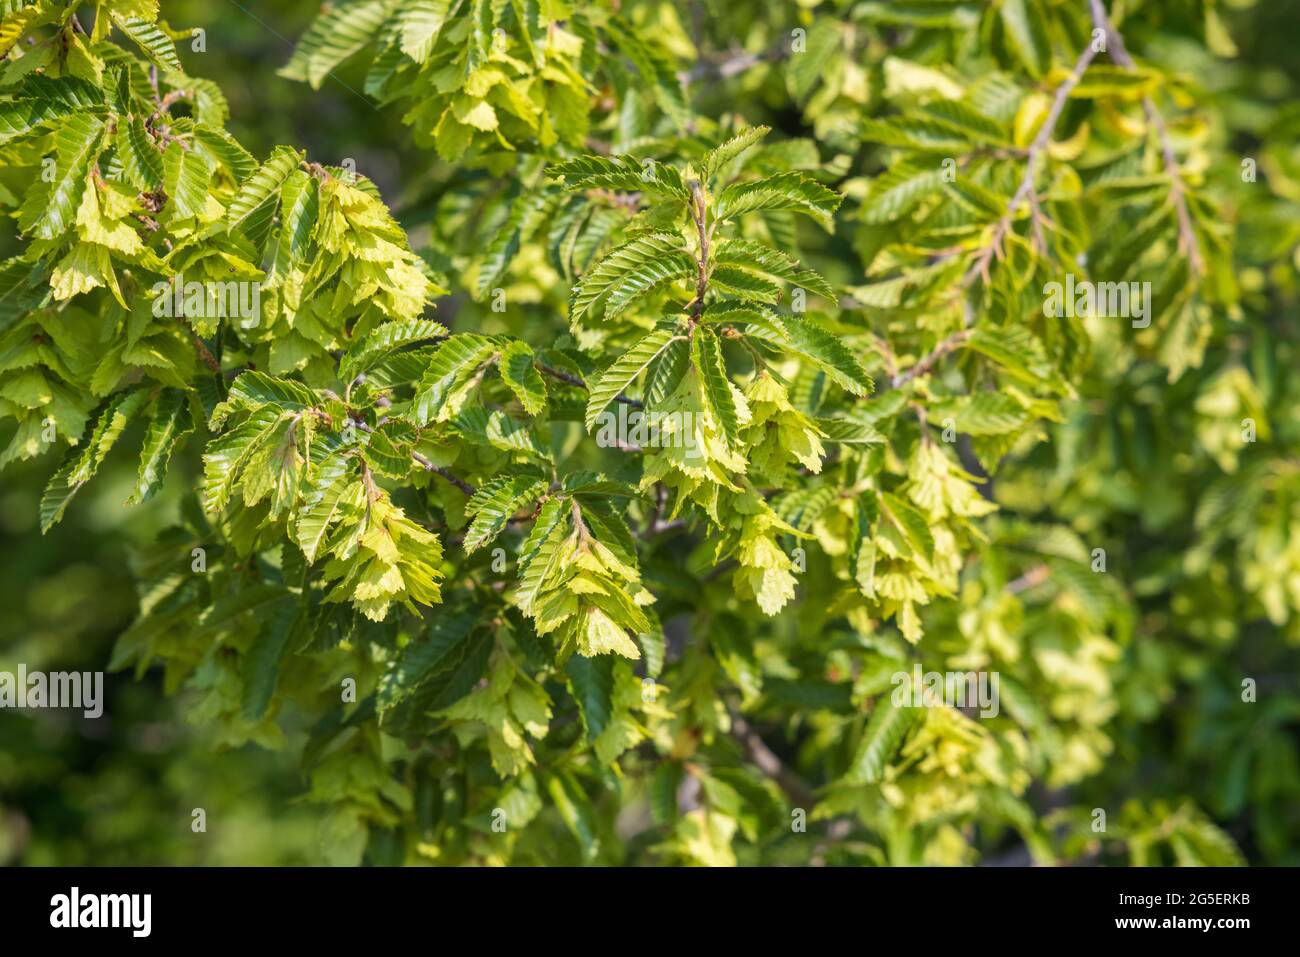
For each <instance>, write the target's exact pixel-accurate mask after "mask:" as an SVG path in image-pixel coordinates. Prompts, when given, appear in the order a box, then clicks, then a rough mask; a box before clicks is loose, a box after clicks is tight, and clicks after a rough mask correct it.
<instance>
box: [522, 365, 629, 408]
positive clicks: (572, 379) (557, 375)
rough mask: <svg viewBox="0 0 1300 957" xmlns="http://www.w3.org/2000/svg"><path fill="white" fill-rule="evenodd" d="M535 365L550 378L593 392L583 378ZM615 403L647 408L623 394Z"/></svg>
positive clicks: (615, 398)
mask: <svg viewBox="0 0 1300 957" xmlns="http://www.w3.org/2000/svg"><path fill="white" fill-rule="evenodd" d="M534 365H536V366H537V371H538V372H544V373H546V375H548V376H550V377H551V378H553V379H559V380H560V381H561V382H567V383H569V385H576V386H577V387H578V388H579V389H586V390H587V391H588V392H590V391H591V386H589V385H587V380H585V379H584V378H582V376H576V375H574V374H573V373H571V372H564V371H563V370H561V369H553V368H551V367H550V366H548V365H543V364H542V363H540V362H537V363H534ZM614 401H615V402H621V403H623V404H624V405H628V406H631V407H632V408H634V409H644V408H645V403H644V402H642V401H640V400H639V399H629V398H628V397H627V396H625V395H623V393H621V392H620V393H619V394H618V395H616V396H614Z"/></svg>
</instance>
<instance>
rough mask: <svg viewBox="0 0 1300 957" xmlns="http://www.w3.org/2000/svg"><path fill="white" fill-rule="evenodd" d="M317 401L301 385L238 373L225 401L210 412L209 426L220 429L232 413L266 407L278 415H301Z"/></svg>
mask: <svg viewBox="0 0 1300 957" xmlns="http://www.w3.org/2000/svg"><path fill="white" fill-rule="evenodd" d="M318 402H319V400H318V399H317V397H316V393H315V392H313V391H312V390H311V389H309V388H307V386H305V385H303V384H302V383H301V382H295V381H294V380H293V379H280V378H276V377H275V376H270V375H267V374H266V373H265V372H256V371H252V370H250V371H248V372H241V373H240V374H239V377H238V378H237V379H235V381H234V382H232V383H231V384H230V391H229V393H227V395H226V401H224V402H222V403H221V404H220V405H218V406H217V407H216V408H215V409H213V410H212V416H211V418H210V420H209V423H208V425H209V427H210V428H212V429H214V430H215V429H219V428H221V426H222V425H223V424H224V423H225V421H226V419H227V418H229V416H230V415H231V414H232V413H234V412H251V411H254V410H258V409H261V408H262V407H264V406H268V405H270V406H274V407H275V408H276V409H278V410H279V411H281V412H288V413H302V412H305V411H306V410H308V409H311V408H314V407H315V406H316V405H317V403H318Z"/></svg>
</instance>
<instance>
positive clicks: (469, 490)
mask: <svg viewBox="0 0 1300 957" xmlns="http://www.w3.org/2000/svg"><path fill="white" fill-rule="evenodd" d="M411 458H412V459H414V460H415V462H416V464H417V465H419V466H420V467H421V468H423V469H426V470H428V471H430V472H432V473H433V474H434V475H441V476H442V477H443V478H445V479H446V480H447V481H448V482H450V483H451V484H452V485H454V486H456V488H458V489H460V490H461V491H462V492H464V493H465V494H466V495H471V496H472V495H473V494H474V493H475V492H477V491H478V489H476V488H475V487H474V486H473V485H470V484H469V483H468V482H466V481H465V480H464V479H462V478H459V477H457V476H456V475H453V474H452V473H451V472H449V471H447V470H446V469H445V468H443V467H442V466H441V465H434V464H433V463H432V462H430V461H429V460H428V459H426V458H425V457H424V456H423V455H421V454H420V453H419V452H412V453H411Z"/></svg>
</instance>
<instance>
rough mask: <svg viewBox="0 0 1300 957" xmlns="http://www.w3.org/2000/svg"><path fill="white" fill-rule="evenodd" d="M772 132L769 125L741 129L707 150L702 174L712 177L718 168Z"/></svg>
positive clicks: (721, 167)
mask: <svg viewBox="0 0 1300 957" xmlns="http://www.w3.org/2000/svg"><path fill="white" fill-rule="evenodd" d="M770 132H772V128H771V127H770V126H751V127H748V128H746V129H743V130H741V131H740V132H739V133H737V134H736V135H735V136H733V137H732V138H731V139H729V140H727V141H726V142H725V143H723V144H722V145H721V146H718V147H716V148H715V149H712V150H709V152H708V154H707V155H706V156H705V157H704V175H705V177H706V178H708V179H712V178H713V176H714V175H715V174H717V173H718V171H719V170H722V169H723V168H724V167H726V166H727V165H728V164H729V163H730V162H731V161H732V160H734V159H735V158H736V157H738V156H740V155H741V154H742V153H744V152H745V151H747V150H748V149H749V148H750V147H751V146H753V145H754V144H755V143H757V142H758V141H759V140H761V139H762V138H763V137H765V136H766V135H767V134H768V133H770Z"/></svg>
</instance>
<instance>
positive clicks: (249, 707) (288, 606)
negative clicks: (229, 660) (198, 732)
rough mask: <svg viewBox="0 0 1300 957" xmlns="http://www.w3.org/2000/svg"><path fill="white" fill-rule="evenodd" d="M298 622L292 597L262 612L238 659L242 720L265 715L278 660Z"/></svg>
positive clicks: (285, 649) (277, 673) (276, 676)
mask: <svg viewBox="0 0 1300 957" xmlns="http://www.w3.org/2000/svg"><path fill="white" fill-rule="evenodd" d="M301 623H302V615H301V612H300V610H299V606H298V603H297V601H295V600H294V599H293V598H292V597H285V598H281V599H278V600H277V602H276V604H275V605H274V606H273V607H272V608H271V609H270V610H269V612H267V613H266V618H265V619H264V623H263V625H262V628H261V630H260V631H259V632H258V634H257V637H256V638H255V639H253V643H252V645H250V646H249V649H248V651H247V653H246V654H245V655H244V658H243V661H242V662H241V665H242V671H243V678H244V687H243V693H242V695H241V697H240V710H241V712H242V714H243V716H244V718H245V719H246V720H248V721H260V720H261V719H262V718H264V717H265V716H266V712H267V708H268V707H269V706H270V703H271V696H272V695H273V694H274V693H275V685H276V681H277V680H278V679H279V676H280V663H281V662H282V661H283V660H284V656H285V654H286V653H287V652H288V650H289V646H290V645H291V644H292V643H293V638H294V636H295V634H297V632H298V630H299V627H300V625H301Z"/></svg>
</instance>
